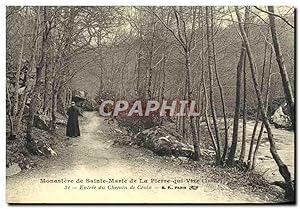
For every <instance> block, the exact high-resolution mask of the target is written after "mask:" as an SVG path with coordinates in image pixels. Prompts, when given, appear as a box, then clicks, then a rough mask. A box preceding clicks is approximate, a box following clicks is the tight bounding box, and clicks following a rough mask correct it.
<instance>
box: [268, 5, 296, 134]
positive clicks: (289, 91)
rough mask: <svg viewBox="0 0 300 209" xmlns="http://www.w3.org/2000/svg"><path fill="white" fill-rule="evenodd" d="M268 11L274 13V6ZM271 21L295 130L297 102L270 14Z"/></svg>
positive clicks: (276, 53) (274, 42)
mask: <svg viewBox="0 0 300 209" xmlns="http://www.w3.org/2000/svg"><path fill="white" fill-rule="evenodd" d="M268 10H269V12H270V13H274V7H273V6H268ZM269 20H270V28H271V34H272V39H273V45H274V50H275V55H276V61H277V63H278V67H279V71H280V75H281V80H282V86H283V91H284V94H285V99H286V101H287V104H288V106H289V113H290V118H291V122H292V127H293V129H294V128H295V102H294V94H293V91H292V88H291V84H290V80H289V76H288V74H287V72H286V67H285V64H284V59H283V56H282V53H281V48H280V44H279V41H278V37H277V30H276V23H275V17H274V15H272V14H269Z"/></svg>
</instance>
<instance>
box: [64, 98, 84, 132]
mask: <svg viewBox="0 0 300 209" xmlns="http://www.w3.org/2000/svg"><path fill="white" fill-rule="evenodd" d="M67 115H68V122H67V136H69V137H78V136H80V129H79V122H78V115H81V116H82V114H81V113H80V111H79V109H78V108H77V107H76V106H75V102H72V104H71V107H70V108H69V109H68V111H67Z"/></svg>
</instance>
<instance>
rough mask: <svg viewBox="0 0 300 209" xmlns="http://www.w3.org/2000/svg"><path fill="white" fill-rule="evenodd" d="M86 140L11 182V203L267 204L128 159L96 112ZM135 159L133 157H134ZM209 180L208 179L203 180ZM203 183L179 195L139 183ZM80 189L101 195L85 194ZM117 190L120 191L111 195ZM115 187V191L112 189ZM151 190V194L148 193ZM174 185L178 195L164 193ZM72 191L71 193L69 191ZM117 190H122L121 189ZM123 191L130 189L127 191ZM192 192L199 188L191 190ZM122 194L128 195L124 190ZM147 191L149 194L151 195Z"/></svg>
mask: <svg viewBox="0 0 300 209" xmlns="http://www.w3.org/2000/svg"><path fill="white" fill-rule="evenodd" d="M80 125H81V137H79V138H77V139H71V140H70V146H68V147H67V148H66V149H65V150H64V151H65V152H62V151H63V150H61V151H58V155H59V156H62V155H63V156H62V157H59V156H58V157H56V158H55V159H54V158H53V157H51V158H49V160H48V162H47V164H46V165H45V166H44V167H43V168H41V169H31V170H27V171H22V172H21V173H19V174H17V175H14V176H11V177H7V194H6V195H7V202H9V203H18V202H22V203H129V202H135V203H144V202H147V203H151V202H152V203H176V202H181V203H184V202H186V203H193V202H195V203H198V202H199V203H207V202H210V203H220V202H223V203H224V202H227V203H229V202H232V203H233V202H251V203H253V202H264V201H265V200H262V199H261V198H260V197H258V196H257V195H255V194H251V193H246V192H244V191H236V190H235V191H233V190H231V189H229V188H228V187H227V186H226V185H224V184H221V183H214V182H209V181H208V180H207V179H209V178H207V179H205V178H203V177H202V176H201V177H199V176H198V175H196V174H194V173H192V172H190V171H188V170H186V169H184V168H183V167H178V168H175V167H174V166H171V165H170V163H164V164H162V160H160V158H161V157H158V156H157V157H154V158H151V159H147V158H146V157H144V156H142V154H140V156H134V157H133V158H132V159H128V158H126V157H124V156H125V154H124V153H127V154H128V152H129V151H130V150H129V149H127V148H125V147H115V146H111V145H112V142H113V138H111V137H109V135H108V134H107V133H108V131H109V128H108V126H107V124H106V122H105V121H104V119H103V118H101V117H99V116H98V114H97V112H86V113H85V114H84V117H83V118H81V119H80ZM129 154H130V153H129ZM204 177H205V176H204ZM61 178H66V179H73V180H75V181H76V179H83V180H84V181H85V179H87V178H89V179H94V178H95V179H127V180H128V181H129V180H130V179H136V180H137V183H135V184H133V185H134V186H136V187H137V186H138V185H143V186H144V187H143V189H132V190H131V189H129V188H130V185H132V184H130V183H128V182H127V183H125V184H124V183H123V184H121V183H115V184H110V183H109V184H101V185H103V186H105V187H106V189H98V187H99V186H100V184H96V183H90V184H87V183H82V184H81V183H79V184H78V183H65V184H58V183H40V179H47V180H49V179H61ZM189 178H190V179H198V180H200V182H199V183H186V182H185V183H182V184H177V185H178V186H181V187H182V188H183V187H184V186H186V189H179V188H177V189H175V185H174V184H173V183H170V184H168V183H164V184H160V183H157V184H150V183H140V182H139V181H140V179H143V181H144V180H148V181H149V180H150V179H159V180H168V179H170V180H174V179H177V180H180V179H189ZM80 185H85V186H88V185H89V186H93V185H95V186H96V187H97V189H91V188H90V189H85V190H82V189H80ZM109 185H110V188H112V187H114V188H115V189H108V188H107V187H108V186H109ZM112 185H113V186H112ZM147 185H150V186H151V188H149V187H147ZM162 185H164V186H166V187H167V186H168V185H171V187H172V188H173V189H162V188H161V187H162ZM68 186H70V187H68ZM117 186H119V187H118V189H116V188H117ZM124 186H126V187H127V189H124ZM189 186H199V187H198V188H197V189H196V190H190V189H189V188H190V187H189ZM122 188H123V189H122ZM147 188H148V189H147Z"/></svg>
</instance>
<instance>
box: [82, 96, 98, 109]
mask: <svg viewBox="0 0 300 209" xmlns="http://www.w3.org/2000/svg"><path fill="white" fill-rule="evenodd" d="M82 109H83V110H84V111H95V110H97V102H96V101H95V100H93V99H90V98H87V99H86V100H84V102H83V104H82Z"/></svg>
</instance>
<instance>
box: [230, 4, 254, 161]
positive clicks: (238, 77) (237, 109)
mask: <svg viewBox="0 0 300 209" xmlns="http://www.w3.org/2000/svg"><path fill="white" fill-rule="evenodd" d="M247 11H248V10H247V9H245V19H248V14H249V13H248V12H247ZM246 15H247V16H246ZM244 24H245V27H246V23H244ZM245 57H246V50H245V43H244V42H243V43H242V48H241V53H240V58H239V62H238V66H237V71H236V91H235V110H234V119H233V131H232V142H231V147H230V152H229V154H228V159H227V165H229V166H232V165H233V162H234V157H235V152H236V147H237V143H238V132H239V119H240V107H241V80H242V72H243V66H244V61H245Z"/></svg>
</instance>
